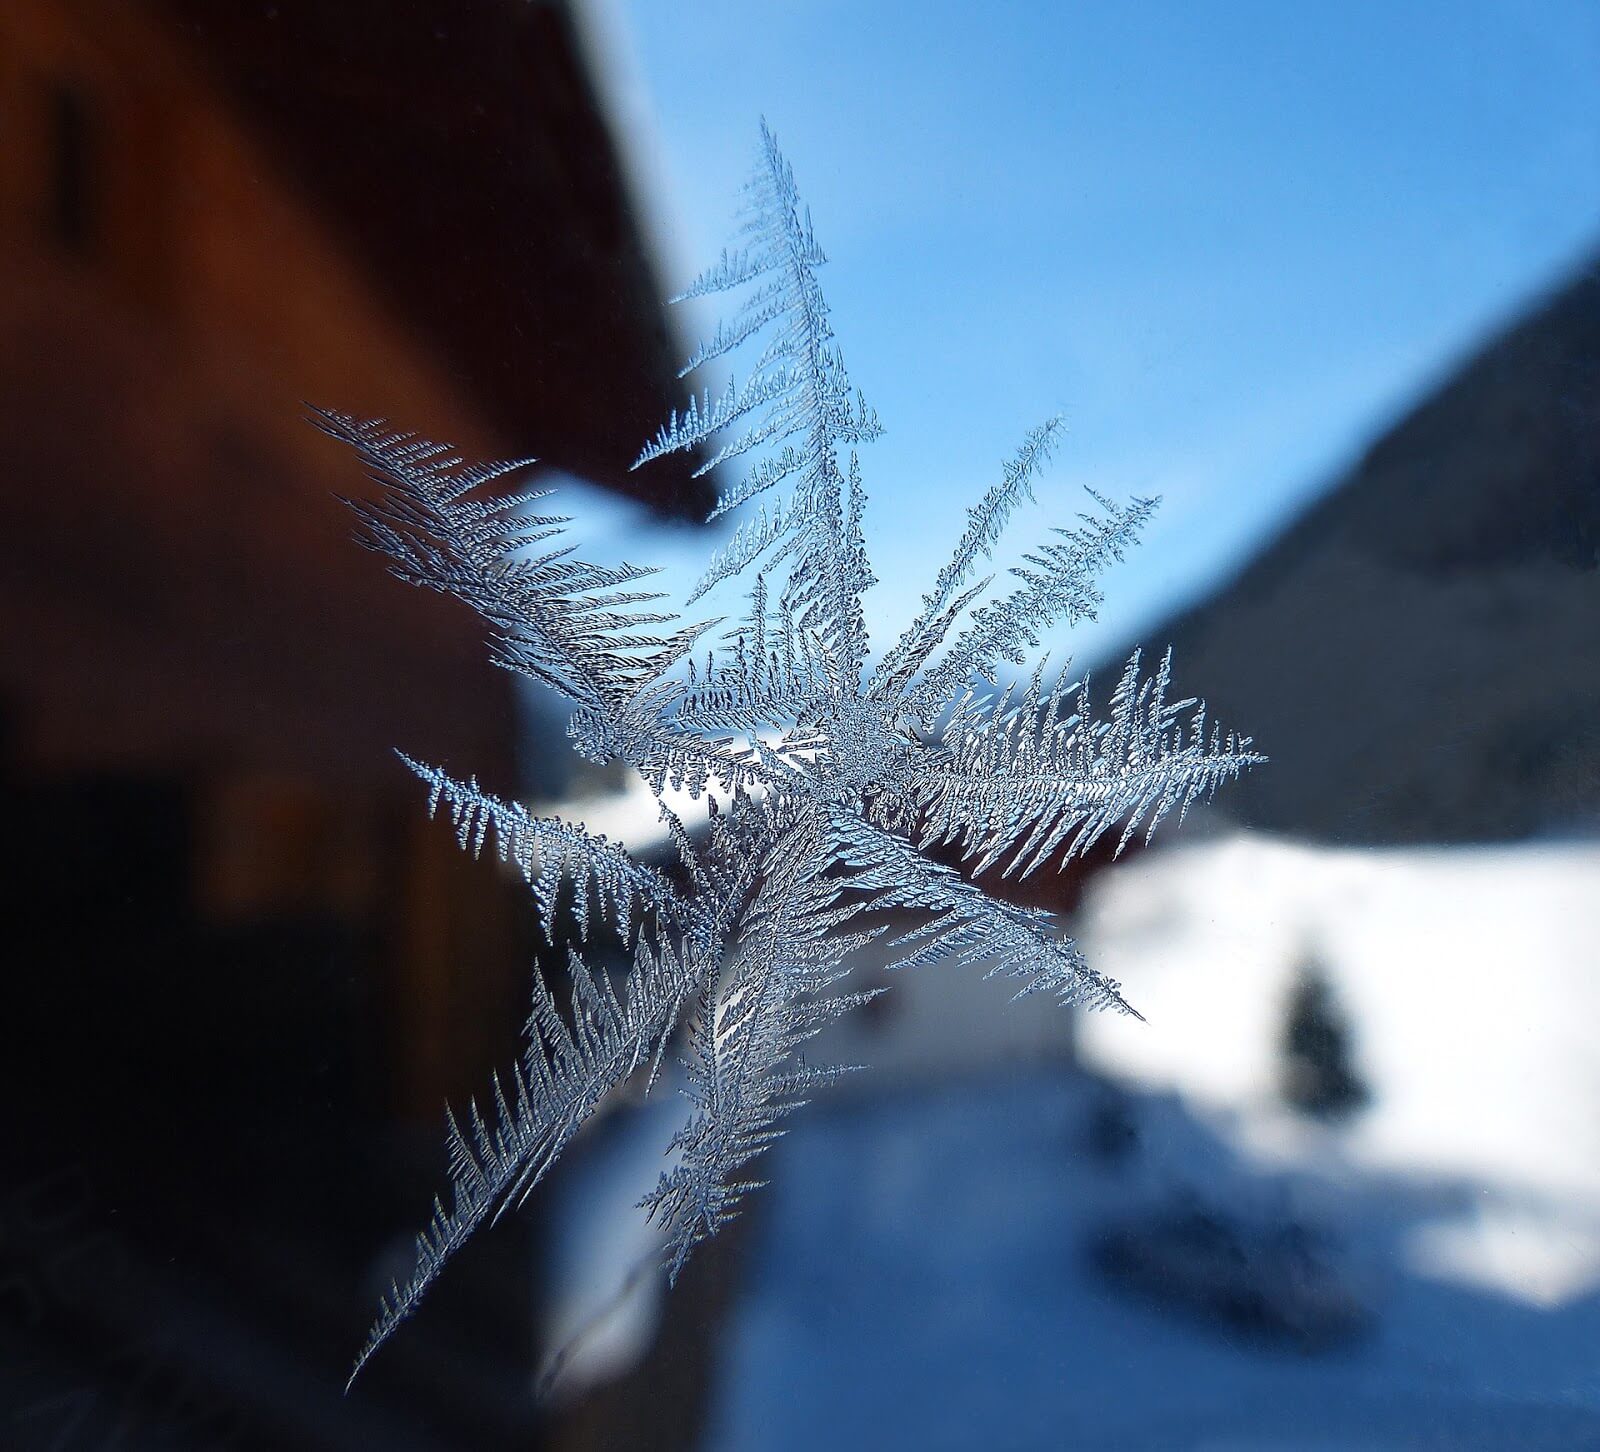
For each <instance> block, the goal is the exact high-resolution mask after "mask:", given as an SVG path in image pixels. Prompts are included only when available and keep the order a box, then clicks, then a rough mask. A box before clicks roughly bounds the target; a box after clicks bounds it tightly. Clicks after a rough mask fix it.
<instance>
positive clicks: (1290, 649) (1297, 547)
mask: <svg viewBox="0 0 1600 1452" xmlns="http://www.w3.org/2000/svg"><path fill="white" fill-rule="evenodd" d="M1144 638H1145V639H1146V640H1147V641H1150V642H1152V643H1156V642H1162V641H1166V640H1171V641H1172V643H1173V645H1174V646H1175V648H1176V652H1177V655H1176V666H1177V676H1178V684H1179V685H1180V686H1182V685H1184V684H1185V683H1187V682H1203V683H1204V685H1205V688H1206V691H1207V693H1208V699H1209V701H1210V703H1211V705H1212V707H1213V709H1214V710H1215V712H1216V713H1217V715H1218V717H1219V718H1220V719H1222V720H1224V721H1227V722H1230V723H1233V722H1237V723H1239V724H1241V725H1243V726H1245V727H1247V728H1248V729H1249V730H1250V731H1251V732H1252V734H1253V735H1254V736H1255V737H1256V740H1257V741H1258V742H1259V743H1260V745H1261V746H1262V748H1263V749H1264V750H1266V751H1267V752H1268V753H1269V754H1270V755H1271V757H1272V764H1271V766H1270V767H1268V768H1266V769H1264V770H1262V771H1259V772H1254V773H1252V774H1251V775H1250V776H1249V777H1248V778H1247V779H1246V780H1245V781H1244V782H1243V783H1241V785H1240V786H1239V787H1238V788H1236V789H1235V790H1234V791H1233V792H1232V793H1231V794H1230V797H1229V801H1228V809H1229V811H1230V813H1232V814H1237V815H1238V816H1239V817H1241V818H1242V819H1243V820H1244V821H1246V822H1248V823H1249V824H1251V825H1254V826H1258V827H1262V828H1266V829H1268V830H1272V831H1279V832H1290V833H1295V834H1300V835H1308V836H1313V837H1318V838H1323V839H1327V840H1332V841H1352V842H1420V841H1482V840H1492V839H1504V838H1514V837H1522V836H1527V835H1529V834H1534V833H1539V832H1543V831H1550V830H1563V829H1567V828H1571V827H1581V826H1584V825H1585V824H1593V823H1594V822H1595V821H1597V820H1600V266H1597V265H1591V266H1590V267H1588V268H1587V269H1585V270H1584V271H1583V272H1582V273H1581V274H1580V275H1579V276H1578V277H1577V278H1576V280H1574V281H1573V282H1571V283H1570V284H1569V285H1568V286H1566V287H1565V288H1564V289H1563V290H1562V291H1560V292H1559V293H1558V294H1557V295H1555V296H1554V297H1553V298H1551V299H1550V300H1549V301H1548V302H1546V303H1545V304H1543V305H1542V306H1540V307H1539V308H1538V309H1537V310H1536V311H1535V312H1534V313H1533V314H1532V315H1531V316H1529V317H1528V318H1527V319H1525V320H1524V321H1523V322H1521V323H1519V324H1518V325H1517V326H1515V327H1513V328H1512V329H1511V330H1509V331H1508V332H1506V333H1505V334H1504V335H1502V336H1500V337H1499V338H1497V339H1495V340H1494V341H1493V342H1492V343H1491V344H1490V345H1489V346H1488V347H1487V348H1485V349H1484V350H1483V351H1482V352H1481V353H1480V354H1479V355H1478V356H1477V357H1476V358H1475V359H1473V360H1472V361H1471V362H1470V363H1468V364H1467V365H1466V366H1465V367H1463V368H1462V369H1461V370H1460V371H1459V372H1458V373H1457V374H1455V376H1454V377H1452V378H1451V379H1450V380H1449V381H1448V382H1447V383H1446V384H1445V385H1444V386H1443V387H1442V388H1440V389H1439V390H1438V391H1437V392H1436V393H1434V394H1433V396H1431V397H1430V398H1428V399H1427V400H1426V401H1425V402H1424V403H1422V404H1421V405H1420V406H1419V407H1417V408H1416V409H1415V410H1414V411H1413V412H1412V413H1410V415H1409V416H1407V417H1406V418H1404V419H1403V420H1401V421H1400V422H1399V423H1398V424H1397V425H1396V426H1395V427H1394V428H1392V429H1391V430H1389V431H1388V432H1387V433H1386V434H1385V435H1384V436H1383V437H1382V438H1380V439H1379V440H1378V441H1377V442H1376V443H1375V444H1374V445H1373V446H1372V447H1371V449H1369V450H1368V452H1367V453H1366V455H1365V456H1364V457H1363V458H1362V459H1361V460H1360V462H1359V463H1358V464H1357V465H1356V466H1355V467H1354V468H1353V469H1352V470H1351V472H1350V473H1349V474H1348V475H1347V476H1346V477H1345V478H1344V479H1343V480H1342V481H1340V482H1339V483H1338V484H1337V485H1336V486H1335V487H1334V488H1333V489H1331V490H1330V491H1329V492H1328V493H1327V494H1326V495H1325V496H1324V497H1323V498H1322V499H1321V500H1320V501H1319V502H1318V503H1317V504H1316V505H1315V506H1314V507H1312V508H1311V509H1310V510H1309V511H1307V513H1306V514H1304V515H1303V516H1302V517H1301V518H1300V519H1299V520H1297V521H1296V522H1295V523H1294V524H1293V525H1291V526H1290V528H1289V529H1288V530H1287V531H1286V532H1285V533H1283V534H1282V535H1281V536H1280V537H1279V538H1278V539H1277V540H1276V541H1274V542H1273V543H1272V544H1271V545H1269V546H1268V547H1267V548H1266V549H1264V550H1263V551H1261V553H1259V554H1258V555H1257V556H1256V558H1255V559H1254V560H1253V561H1252V562H1251V563H1250V564H1249V565H1248V566H1247V567H1246V568H1245V569H1244V571H1243V572H1242V573H1241V574H1240V575H1239V576H1238V577H1237V578H1236V579H1235V580H1234V581H1233V582H1232V583H1231V584H1229V585H1228V586H1226V587H1225V588H1224V589H1222V590H1220V591H1219V592H1218V593H1217V594H1215V595H1214V596H1213V597H1211V598H1210V599H1207V600H1205V601H1203V602H1201V603H1200V604H1198V605H1196V606H1195V607H1193V608H1192V609H1190V610H1189V611H1187V612H1186V613H1185V614H1183V615H1182V616H1180V617H1178V618H1177V619H1175V620H1172V621H1169V622H1167V623H1166V624H1164V625H1160V626H1157V627H1156V628H1154V629H1151V630H1149V631H1147V632H1145V633H1144Z"/></svg>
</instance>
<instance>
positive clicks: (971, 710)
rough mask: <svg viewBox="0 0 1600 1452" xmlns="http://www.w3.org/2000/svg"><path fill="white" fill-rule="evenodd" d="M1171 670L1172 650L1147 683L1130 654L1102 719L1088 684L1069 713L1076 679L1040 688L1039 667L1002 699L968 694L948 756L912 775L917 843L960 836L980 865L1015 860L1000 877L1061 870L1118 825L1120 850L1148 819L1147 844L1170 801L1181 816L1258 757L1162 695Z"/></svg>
mask: <svg viewBox="0 0 1600 1452" xmlns="http://www.w3.org/2000/svg"><path fill="white" fill-rule="evenodd" d="M1171 666H1172V658H1171V654H1170V653H1169V654H1168V655H1167V656H1165V657H1164V658H1163V659H1162V662H1161V666H1160V668H1159V669H1158V670H1157V672H1156V674H1155V675H1154V676H1153V677H1151V678H1150V679H1149V680H1146V681H1142V682H1141V681H1140V679H1139V652H1138V651H1135V652H1134V654H1133V657H1132V659H1131V660H1129V662H1128V665H1127V668H1126V669H1125V670H1124V672H1123V674H1122V677H1121V679H1120V680H1119V681H1118V683H1117V688H1116V690H1115V691H1113V692H1112V695H1111V717H1110V719H1109V720H1108V721H1103V722H1102V721H1096V720H1094V719H1093V718H1092V717H1091V716H1090V714H1089V691H1088V683H1087V682H1085V683H1084V684H1083V686H1082V687H1081V688H1080V689H1079V691H1078V693H1077V697H1076V701H1075V703H1073V704H1072V706H1071V709H1070V710H1069V709H1067V707H1068V704H1069V701H1070V698H1069V696H1068V695H1067V691H1068V690H1070V687H1068V688H1064V687H1063V686H1062V685H1061V684H1060V683H1058V684H1057V685H1056V686H1055V687H1054V688H1053V689H1052V690H1050V691H1048V692H1044V693H1042V694H1041V689H1040V673H1035V675H1034V678H1033V680H1032V682H1031V683H1030V684H1029V685H1028V686H1027V688H1026V689H1025V690H1022V691H1020V692H1018V691H1016V689H1015V688H1013V689H1012V690H1008V691H1006V692H1005V693H1004V694H1003V695H1002V696H1001V697H1000V699H999V701H998V702H994V703H990V704H989V705H987V706H985V705H982V704H980V703H979V702H978V701H977V700H976V698H974V697H969V698H968V699H967V700H965V701H963V702H962V703H961V705H960V706H959V707H958V708H957V710H956V712H955V714H954V715H953V717H952V719H951V721H950V724H949V726H948V728H947V729H946V731H945V739H946V741H947V742H949V746H948V748H947V751H948V755H947V757H946V759H945V760H944V761H938V762H935V763H933V764H932V765H931V766H930V767H929V768H928V769H927V770H925V771H924V772H923V773H921V775H920V778H919V780H918V782H917V783H916V788H915V789H916V791H917V793H918V798H919V806H920V807H921V809H922V812H923V824H922V829H921V836H920V843H921V845H922V846H923V847H928V846H931V845H932V844H933V843H935V842H955V843H957V844H959V846H960V848H961V853H962V856H963V858H964V859H965V860H967V861H969V862H972V863H973V864H974V865H973V872H974V873H983V872H985V871H987V870H988V869H989V868H990V867H992V866H993V865H994V864H995V863H996V862H998V861H999V860H1000V859H1001V858H1003V857H1007V856H1009V857H1010V861H1009V863H1008V864H1007V866H1006V868H1005V871H1004V875H1005V876H1008V877H1009V876H1011V875H1012V874H1013V873H1018V872H1020V874H1021V875H1022V876H1024V877H1026V876H1027V875H1028V874H1029V873H1031V872H1033V871H1035V870H1036V869H1037V868H1038V867H1040V866H1041V865H1042V864H1044V863H1045V862H1048V861H1051V860H1055V861H1057V862H1058V863H1059V864H1060V865H1061V866H1065V865H1066V864H1067V863H1068V862H1069V861H1071V860H1072V859H1073V858H1074V857H1077V856H1080V855H1081V854H1082V853H1084V852H1086V851H1087V850H1088V849H1089V848H1090V847H1092V846H1093V845H1094V844H1095V843H1096V842H1098V841H1099V840H1100V838H1101V837H1102V836H1104V835H1105V834H1106V833H1107V832H1109V831H1110V830H1111V829H1112V828H1113V827H1115V826H1117V825H1118V824H1119V823H1121V824H1122V833H1121V836H1120V837H1119V838H1118V841H1117V851H1118V852H1119V853H1120V852H1121V851H1122V849H1123V848H1124V847H1125V846H1126V845H1127V843H1128V840H1129V839H1130V838H1131V837H1132V836H1133V834H1134V833H1135V831H1137V830H1138V828H1139V826H1140V824H1141V823H1142V824H1143V825H1144V829H1145V837H1146V839H1147V840H1148V838H1149V837H1150V836H1151V834H1153V833H1154V832H1155V829H1156V827H1157V826H1158V825H1159V824H1160V822H1161V820H1162V818H1164V817H1165V816H1166V815H1167V813H1168V812H1170V811H1172V809H1173V808H1174V807H1176V808H1177V809H1178V814H1179V817H1180V818H1181V817H1182V816H1183V814H1184V813H1185V812H1186V811H1187V810H1188V808H1189V807H1190V806H1191V805H1192V804H1193V803H1194V802H1196V801H1197V800H1199V799H1200V798H1202V797H1210V796H1212V795H1213V794H1214V793H1215V792H1216V790H1217V788H1218V787H1219V786H1221V785H1223V783H1225V782H1228V781H1232V780H1234V779H1235V778H1236V777H1238V775H1239V774H1240V773H1241V772H1242V771H1244V770H1245V768H1246V767H1250V766H1254V765H1256V764H1258V763H1259V762H1261V761H1262V760H1263V758H1262V757H1261V756H1259V755H1257V754H1256V753H1254V752H1252V751H1250V750H1249V746H1250V743H1249V741H1248V740H1241V739H1240V738H1238V737H1236V736H1234V735H1233V734H1231V733H1224V732H1223V731H1222V730H1221V729H1220V728H1216V727H1213V728H1212V729H1211V731H1210V733H1209V734H1208V733H1207V730H1206V717H1205V705H1204V703H1203V702H1197V701H1194V700H1186V701H1176V702H1171V703H1169V702H1168V701H1167V699H1166V693H1167V687H1168V684H1169V681H1170V678H1171ZM1191 707H1192V708H1193V711H1194V714H1193V716H1192V718H1191V719H1190V720H1189V721H1188V722H1187V724H1186V723H1185V722H1184V720H1183V719H1182V715H1183V713H1184V712H1185V711H1187V710H1189V709H1190V708H1191Z"/></svg>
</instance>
